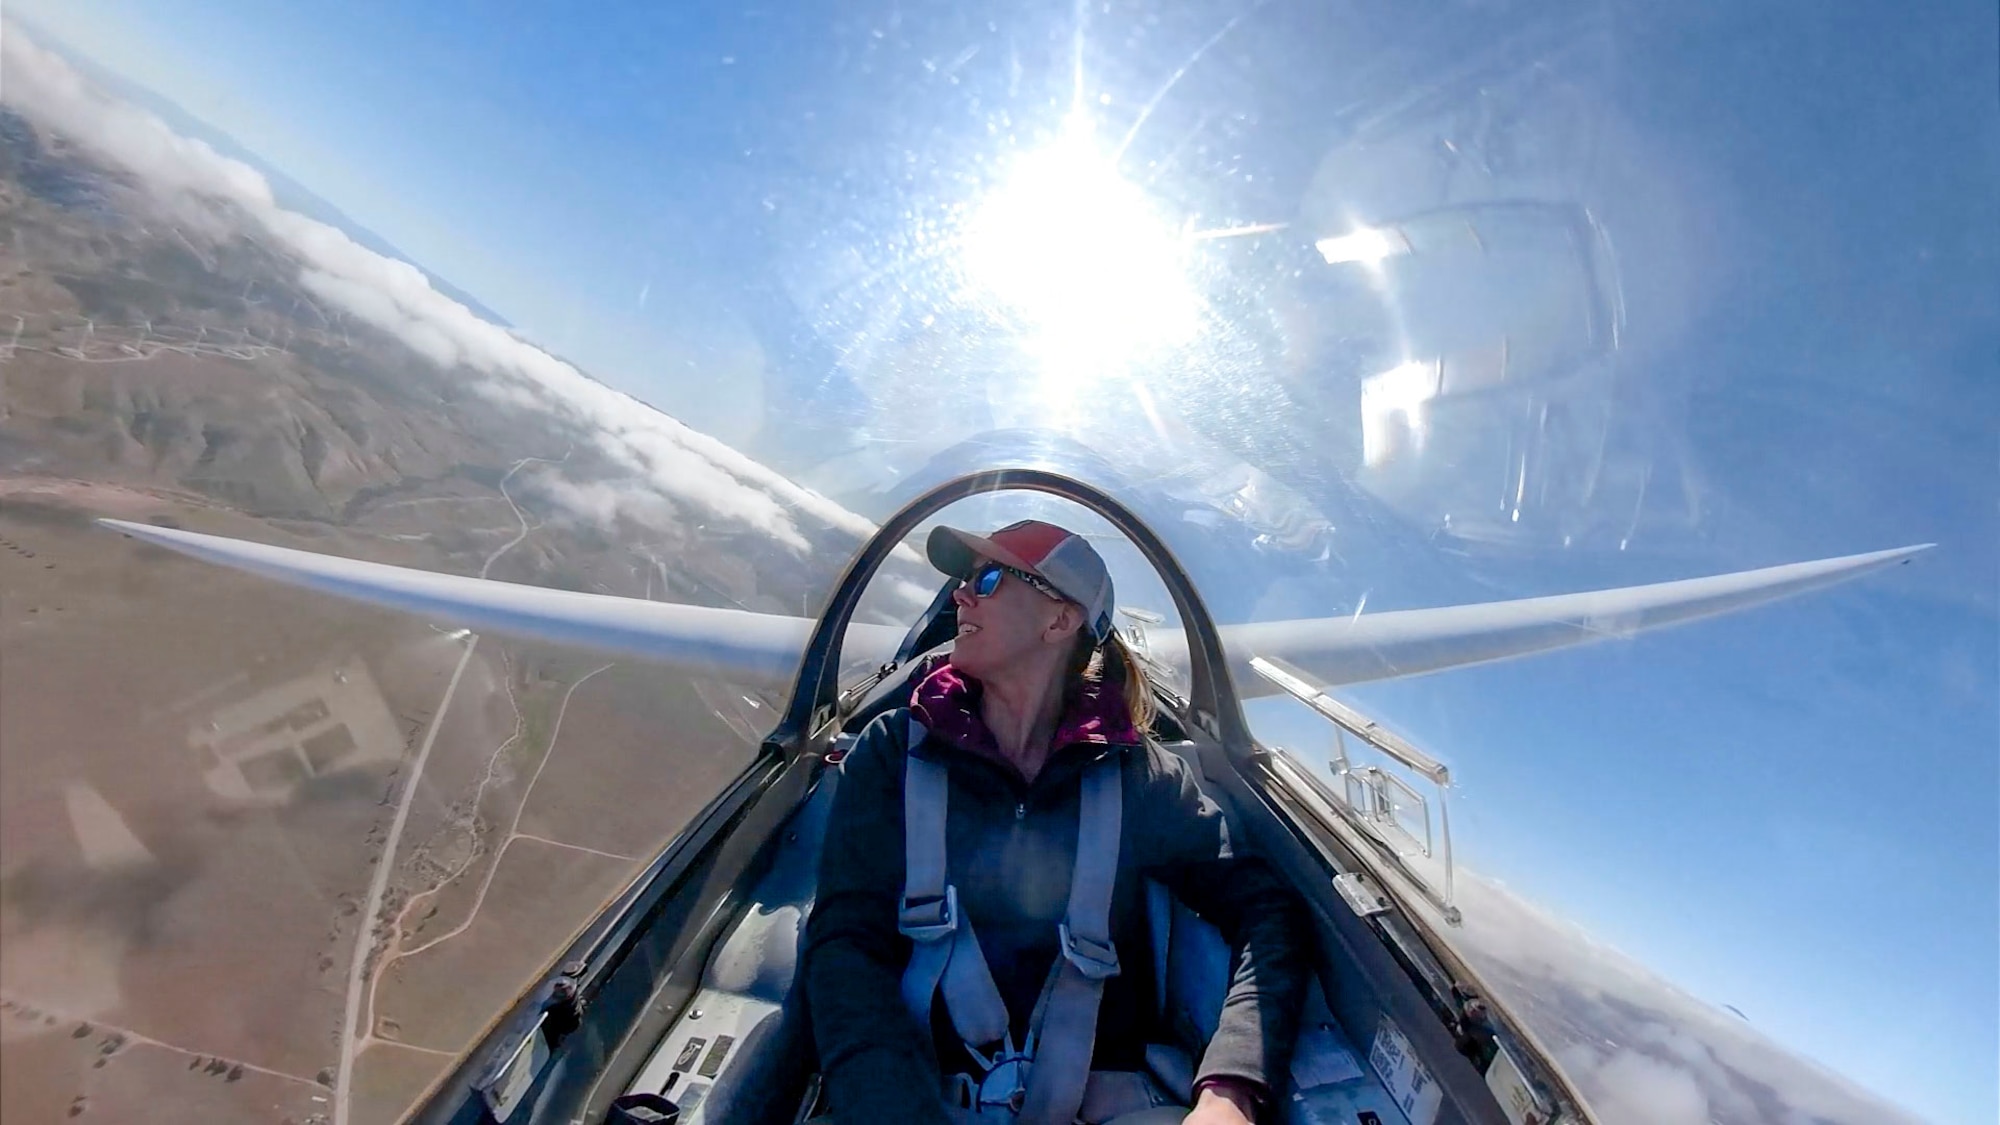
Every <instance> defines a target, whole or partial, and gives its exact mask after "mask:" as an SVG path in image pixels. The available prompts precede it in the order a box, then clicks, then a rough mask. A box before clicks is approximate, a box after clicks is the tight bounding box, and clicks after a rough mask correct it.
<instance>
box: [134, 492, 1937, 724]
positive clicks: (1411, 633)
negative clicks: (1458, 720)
mask: <svg viewBox="0 0 2000 1125" xmlns="http://www.w3.org/2000/svg"><path fill="white" fill-rule="evenodd" d="M100 522H101V523H103V524H104V525H106V526H107V527H111V528H115V529H116V530H119V531H122V532H125V533H126V534H128V535H132V536H134V537H136V538H139V539H143V540H146V541H147V542H150V543H155V544H158V545H159V546H162V547H167V548H170V549H172V550H175V551H179V552H181V553H183V554H187V555H192V556H194V557H195V558H200V559H205V560H207V561H209V562H214V563H220V564H222V565H224V566H229V567H234V568H236V569H238V570H245V571H249V572H251V573H253V574H260V575H263V576H264V577H266V578H274V579H277V580H278V581H281V582H289V583H292V584H293V585H298V586H304V587H307V588H309V589H313V590H318V591H321V592H323V593H328V594H335V595H338V596H340V597H345V598H351V599H354V600H356V601H361V602H366V603H369V604H371V605H377V606H384V607H387V608H390V609H399V610H404V611H406V612H409V613H414V614H418V615H421V616H424V617H427V618H430V619H432V620H435V621H440V622H448V623H451V624H455V625H461V626H464V627H466V628H470V629H474V630H479V631H491V632H496V633H504V634H508V635H511V636H516V637H523V638H529V639H533V640H541V641H551V642H554V643H557V644H564V645H576V646H580V647H585V648H592V649H597V650H601V651H605V652H611V653H617V654H621V655H625V656H632V657H638V658H640V659H644V660H649V661H653V662H656V663H660V664H665V665H668V666H670V667H673V668H676V669H679V670H682V671H685V672H688V673H690V674H693V675H703V676H713V677H716V678H718V679H726V680H731V681H733V682H736V683H741V684H744V685H745V686H767V687H771V688H774V689H782V688H784V687H786V686H789V684H790V682H791V680H792V677H793V676H794V674H795V673H796V672H797V670H798V663H799V655H800V653H801V652H802V651H803V650H804V648H805V644H806V641H807V639H808V638H809V637H810V636H811V633H812V629H813V624H814V623H813V622H812V621H810V620H808V619H806V618H802V617H787V616H783V615H779V614H767V613H754V612H751V611H749V610H738V609H711V608H707V607H703V606H689V605H673V604H669V603H664V602H653V601H644V600H641V599H638V598H622V597H616V596H613V595H609V594H584V593H574V592H571V591H567V590H549V589H544V588H542V587H539V586H523V585H520V584H518V583H514V582H500V581H496V580H493V579H485V578H468V577H463V576H460V575H452V574H438V573H435V572H432V571H426V570H412V569H410V568H407V567H397V566H387V565H384V564H382V563H371V562H362V561H359V560H356V559H345V558H339V557H335V556H332V555H321V554H315V553H313V552H311V551H299V550H294V549H292V548H289V547H273V546H269V545H267V544H262V543H251V542H247V541H245V540H241V539H230V538H226V537H223V536H217V535H205V534H202V533H199V532H193V531H178V530H173V529H169V528H162V527H153V526H151V525H148V524H136V523H128V522H126V521H123V520H110V519H107V520H102V521H100ZM1927 546H1928V545H1925V546H1917V547H1904V548H1899V549H1896V550H1890V551H1876V552H1874V553H1871V554H1864V555H1847V556H1844V557H1841V558H1833V559H1821V560H1819V561H1816V562H1803V563H1792V564H1789V565H1785V566H1774V567H1768V568H1765V569H1762V570H1746V571H1740V572H1738V573H1735V574H1722V575H1716V576H1713V577H1709V578H1691V579H1687V580H1685V581H1680V582H1662V583H1658V584H1656V585H1651V586H1628V587H1624V588H1621V589H1615V590H1597V591H1592V592H1589V593H1582V594H1561V595H1557V596H1554V597H1546V598H1526V599H1522V600H1519V601H1509V602H1486V603H1481V604H1477V605H1462V606H1448V607H1444V608H1440V609H1413V610H1401V611H1397V612H1392V613H1374V614H1362V615H1358V616H1352V617H1326V618H1310V619H1304V620H1295V621H1266V622H1257V623H1253V624H1244V625H1225V626H1223V627H1222V639H1223V643H1224V645H1225V647H1227V649H1228V650H1229V653H1230V657H1231V662H1232V665H1233V671H1234V678H1235V680H1236V686H1237V690H1238V691H1239V692H1241V693H1242V694H1243V695H1244V696H1246V697H1249V696H1257V695H1264V694H1268V693H1269V692H1271V691H1273V690H1276V689H1274V688H1272V687H1271V686H1270V685H1269V684H1267V683H1266V682H1265V681H1264V680H1263V678H1262V677H1260V676H1257V675H1254V674H1252V673H1251V672H1250V669H1249V662H1250V658H1251V657H1253V656H1265V657H1272V658H1276V659H1280V660H1283V661H1285V662H1287V663H1289V664H1291V665H1294V666H1296V667H1298V668H1300V669H1302V670H1304V671H1306V672H1308V673H1310V674H1312V675H1313V676H1314V677H1316V678H1317V679H1318V680H1319V681H1320V682H1321V683H1323V684H1327V685H1339V684H1350V683H1360V682H1363V681H1367V680H1381V679H1390V678H1394V677H1397V676H1410V675H1417V674H1420V673H1424V672H1436V671H1441V670H1443V669H1446V668H1458V667H1463V666H1465V665H1468V664H1483V663H1486V662H1488V661H1493V660H1505V659H1508V658H1510V657H1515V656H1523V655H1527V654H1529V653H1535V652H1543V651H1546V650H1548V649H1554V648H1564V647H1567V646H1570V645H1579V644H1588V643H1590V642H1592V641H1599V640H1606V639H1610V638H1614V637H1629V636H1632V635H1634V634H1636V633H1640V632H1643V631H1645V630H1647V629H1656V628H1660V627H1662V626H1666V625H1674V624H1679V623H1681V622H1686V621H1694V620H1697V619H1700V618H1703V617H1714V616H1717V615H1719V614H1724V613H1730V612H1733V611H1735V610H1739V609H1744V608H1747V607H1749V606H1753V605H1757V604H1759V603H1762V602H1767V601H1773V600H1776V599H1778V598H1783V597H1788V596H1790V595H1793V594H1801V593H1805V592H1807V591H1809V590H1816V589H1819V588H1821V587H1824V586H1830V585H1832V584H1834V583H1836V582H1842V581H1845V580H1846V579H1849V578H1852V577H1855V576H1856V575H1859V574H1863V573H1865V572H1867V571H1870V570H1874V569H1877V568H1879V567H1884V566H1888V565H1891V564H1893V563H1897V562H1901V561H1903V560H1906V559H1908V558H1909V557H1910V556H1912V555H1915V554H1916V553H1917V552H1919V551H1922V550H1925V549H1926V547H1927ZM903 633H904V630H903V629H901V628H897V627H894V626H887V625H868V624H856V625H854V626H852V627H850V628H849V630H848V634H847V639H846V642H845V645H844V650H843V656H845V657H848V658H851V659H855V660H866V661H868V662H870V663H879V662H881V661H884V660H887V659H889V658H890V657H891V656H892V655H894V653H895V650H896V646H897V645H898V644H899V643H900V642H901V640H902V638H903ZM1185 644H1186V642H1185V639H1184V638H1183V637H1182V636H1180V635H1179V634H1178V633H1175V632H1171V631H1170V632H1169V633H1168V634H1166V635H1162V636H1161V637H1160V638H1158V639H1157V640H1156V641H1155V642H1154V643H1153V652H1154V653H1155V654H1156V656H1158V657H1160V658H1162V659H1165V660H1167V661H1169V662H1173V661H1175V660H1176V658H1177V657H1181V656H1184V655H1185Z"/></svg>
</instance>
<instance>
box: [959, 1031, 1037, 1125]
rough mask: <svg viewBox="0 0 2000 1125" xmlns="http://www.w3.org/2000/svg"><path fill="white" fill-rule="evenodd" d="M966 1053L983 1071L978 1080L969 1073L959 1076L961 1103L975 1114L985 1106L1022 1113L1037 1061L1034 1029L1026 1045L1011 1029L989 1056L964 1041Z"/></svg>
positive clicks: (1010, 1112)
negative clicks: (1030, 1076) (1015, 1043)
mask: <svg viewBox="0 0 2000 1125" xmlns="http://www.w3.org/2000/svg"><path fill="white" fill-rule="evenodd" d="M965 1053H966V1054H968V1055H970V1056H971V1057H972V1061H973V1063H974V1064H975V1065H977V1066H978V1067H979V1069H980V1070H981V1071H982V1073H981V1075H980V1077H979V1078H978V1079H977V1080H976V1081H975V1080H974V1079H973V1077H972V1076H971V1075H969V1074H961V1075H958V1076H957V1079H958V1081H959V1083H960V1090H961V1091H962V1093H961V1096H962V1097H963V1098H964V1099H965V1100H964V1101H962V1102H960V1105H961V1106H962V1107H963V1108H966V1109H970V1110H972V1111H973V1112H974V1113H975V1114H976V1113H980V1112H982V1111H984V1110H986V1109H1002V1110H1005V1111H1007V1112H1008V1113H1009V1114H1017V1113H1020V1112H1021V1107H1022V1106H1024V1105H1026V1104H1027V1101H1028V1074H1029V1071H1031V1070H1032V1069H1034V1065H1035V1033H1034V1032H1032V1031H1030V1032H1029V1033H1028V1038H1027V1040H1026V1041H1025V1042H1024V1043H1023V1045H1022V1046H1019V1047H1016V1046H1015V1045H1014V1033H1013V1032H1012V1031H1009V1032H1008V1033H1007V1036H1006V1038H1005V1039H1003V1040H1002V1041H1001V1042H1000V1043H999V1044H998V1045H997V1046H995V1048H994V1051H993V1054H992V1055H991V1056H990V1057H989V1056H987V1055H985V1054H983V1053H981V1052H980V1050H979V1048H977V1047H974V1046H973V1045H972V1044H970V1043H967V1044H966V1045H965Z"/></svg>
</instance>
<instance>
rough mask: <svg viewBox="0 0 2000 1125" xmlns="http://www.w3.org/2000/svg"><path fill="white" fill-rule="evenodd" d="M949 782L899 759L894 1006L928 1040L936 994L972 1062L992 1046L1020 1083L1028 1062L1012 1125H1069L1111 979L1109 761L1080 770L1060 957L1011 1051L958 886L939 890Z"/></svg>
mask: <svg viewBox="0 0 2000 1125" xmlns="http://www.w3.org/2000/svg"><path fill="white" fill-rule="evenodd" d="M926 734H927V732H926V731H925V729H924V727H923V724H922V723H920V722H919V721H918V720H917V719H916V717H915V716H914V715H912V716H911V717H910V719H909V726H908V739H909V741H908V743H907V746H908V747H909V748H911V749H914V748H915V747H916V746H917V745H918V744H920V743H921V742H923V740H924V738H925V736H926ZM949 780H950V774H949V771H948V770H947V768H946V767H945V766H944V765H942V764H940V763H938V762H935V761H929V760H925V759H921V758H918V757H916V756H915V755H913V754H906V755H905V758H904V773H903V852H904V855H903V858H904V879H903V899H902V903H901V909H900V912H899V914H898V916H897V928H898V929H899V930H901V932H902V933H903V934H904V936H906V937H908V938H910V940H911V942H912V948H911V953H910V962H909V965H908V966H907V967H906V968H905V969H904V971H903V981H902V992H903V1003H904V1005H905V1006H906V1007H907V1008H908V1009H909V1011H910V1015H911V1018H912V1019H914V1020H915V1021H916V1024H917V1026H918V1028H920V1029H922V1031H923V1033H924V1035H925V1036H926V1037H927V1038H928V1036H929V1034H930V1026H931V1005H932V1003H933V1000H934V998H935V997H936V995H937V993H938V991H939V990H940V989H942V990H943V992H944V998H945V1007H946V1010H947V1011H948V1012H950V1014H951V1020H952V1026H953V1028H954V1030H956V1031H957V1032H958V1035H959V1038H960V1039H961V1040H963V1041H964V1042H965V1044H966V1046H967V1047H968V1048H969V1049H970V1051H971V1053H972V1054H973V1055H974V1057H975V1058H978V1059H989V1056H987V1055H985V1054H983V1053H982V1052H981V1050H980V1048H985V1047H991V1046H992V1045H993V1044H996V1043H998V1044H1001V1047H1000V1049H999V1050H998V1051H996V1052H995V1053H994V1054H993V1055H992V1056H991V1057H990V1060H989V1063H990V1064H997V1063H1000V1062H1001V1060H1003V1059H1005V1060H1008V1063H1009V1064H1010V1066H1009V1069H1010V1072H1011V1073H1012V1074H1013V1075H1018V1074H1019V1070H1020V1067H1019V1064H1020V1063H1023V1062H1030V1060H1032V1062H1031V1065H1029V1066H1028V1068H1027V1082H1026V1085H1025V1088H1022V1087H1020V1086H1018V1085H1017V1086H1015V1087H1014V1089H1015V1094H1016V1102H1015V1104H1016V1106H1017V1107H1018V1111H1017V1113H1014V1114H1010V1116H1013V1117H1014V1119H1015V1120H1016V1121H1018V1122H1020V1123H1021V1125H1029V1123H1032V1125H1070V1123H1071V1122H1073V1121H1075V1120H1076V1115H1077V1111H1078V1110H1079V1108H1080V1107H1081V1106H1082V1104H1083V1097H1084V1089H1085V1086H1086V1085H1087V1084H1088V1082H1089V1079H1090V1059H1091V1053H1092V1049H1093V1047H1094V1046H1095V1044H1096V1040H1097V1012H1098V1006H1099V1002H1100V1001H1101V1000H1102V998H1103V994H1104V982H1105V980H1107V979H1109V978H1110V977H1113V976H1116V975H1117V974H1118V971H1119V966H1118V952H1117V950H1116V949H1115V948H1114V947H1113V946H1112V943H1111V895H1112V890H1113V888H1114V886H1115V885H1116V880H1117V875H1118V852H1119V843H1120V839H1121V837H1122V834H1123V811H1124V810H1123V788H1122V783H1121V781H1120V770H1119V762H1118V758H1117V757H1116V756H1113V757H1111V758H1108V759H1106V760H1104V761H1099V762H1095V763H1092V764H1091V765H1090V766H1089V767H1087V768H1086V769H1085V770H1084V774H1083V791H1082V799H1081V803H1080V808H1079V815H1078V824H1077V839H1076V862H1075V865H1074V867H1073V868H1072V871H1071V875H1070V894H1069V904H1068V907H1067V909H1066V911H1065V913H1064V917H1063V920H1062V922H1061V923H1060V924H1059V926H1058V927H1057V933H1058V936H1059V937H1060V940H1061V953H1062V955H1061V956H1060V957H1058V958H1057V959H1056V962H1055V965H1054V966H1053V967H1052V968H1051V969H1050V971H1049V977H1048V981H1047V983H1046V984H1045V985H1044V986H1043V988H1042V994H1041V997H1040V999H1039V1000H1038V1001H1037V1002H1036V1004H1035V1011H1034V1014H1033V1015H1032V1016H1031V1017H1030V1020H1029V1032H1028V1039H1027V1042H1026V1043H1025V1044H1024V1045H1022V1046H1021V1047H1020V1048H1018V1049H1017V1048H1016V1047H1015V1045H1014V1043H1013V1036H1012V1033H1011V1032H1010V1030H1009V1021H1008V1016H1007V1007H1006V1003H1005V1001H1003V1000H1002V999H1001V997H1000V990H999V988H998V987H997V986H996V985H995V984H994V983H993V975H992V972H991V970H989V969H988V967H987V965H986V956H985V954H984V952H983V951H981V949H980V948H979V940H978V938H977V936H976V935H974V933H973V932H972V920H971V919H970V918H967V917H966V916H964V914H962V913H961V912H960V910H959V904H958V891H957V888H955V887H953V886H952V885H951V884H950V883H948V882H946V874H945V859H946V855H945V825H946V817H947V813H948V798H949V791H950V785H949ZM993 1077H1001V1076H1000V1075H998V1074H997V1073H996V1074H995V1075H994V1076H993ZM974 1100H975V1101H977V1098H976V1097H975V1098H974Z"/></svg>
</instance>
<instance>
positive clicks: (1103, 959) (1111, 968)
mask: <svg viewBox="0 0 2000 1125" xmlns="http://www.w3.org/2000/svg"><path fill="white" fill-rule="evenodd" d="M1056 932H1057V933H1059V934H1061V935H1062V953H1063V957H1064V958H1066V959H1067V960H1068V961H1069V963H1070V964H1072V965H1075V966H1076V971H1077V972H1079V973H1082V974H1083V977H1084V979H1085V980H1108V979H1110V978H1111V977H1115V976H1117V975H1118V948H1117V947H1116V946H1114V945H1112V944H1111V943H1110V942H1109V941H1102V942H1100V941H1096V940H1093V939H1091V938H1080V937H1078V936H1076V933H1075V932H1074V931H1072V930H1071V929H1070V928H1069V920H1068V919H1067V918H1065V919H1064V920H1062V921H1061V922H1058V923H1056Z"/></svg>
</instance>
